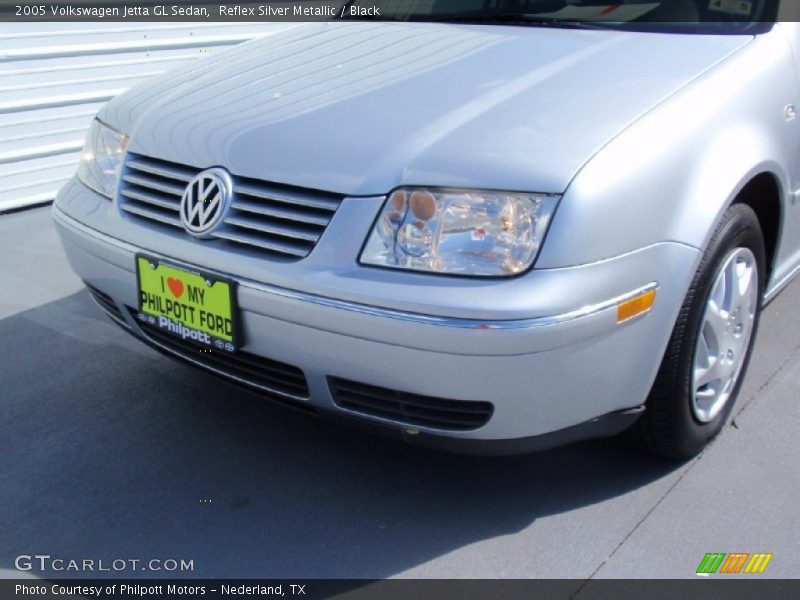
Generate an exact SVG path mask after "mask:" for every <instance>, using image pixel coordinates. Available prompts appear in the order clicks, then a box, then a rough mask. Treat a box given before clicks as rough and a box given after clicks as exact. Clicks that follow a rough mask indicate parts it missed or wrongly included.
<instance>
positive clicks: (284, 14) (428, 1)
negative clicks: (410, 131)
mask: <svg viewBox="0 0 800 600" xmlns="http://www.w3.org/2000/svg"><path fill="white" fill-rule="evenodd" d="M797 17H800V2H798V1H797V0H670V1H669V2H654V1H652V0H629V1H628V2H613V1H612V0H562V1H558V0H492V1H491V2H475V1H474V0H295V1H292V0H278V1H272V0H262V1H256V2H252V1H243V2H231V1H229V0H221V1H218V2H208V1H207V0H167V1H165V2H158V1H156V0H0V21H6V22H8V21H16V22H36V21H96V22H98V21H100V22H101V21H131V22H136V21H184V22H203V21H207V22H214V21H221V22H224V21H250V22H257V21H287V22H288V21H326V20H333V19H355V20H389V21H425V22H430V21H433V22H447V23H476V24H477V23H489V24H507V25H526V24H527V25H539V26H554V27H559V26H564V25H581V24H583V25H591V26H601V27H614V26H617V27H624V26H626V25H636V26H639V25H641V24H651V25H652V24H654V23H661V24H665V23H673V24H681V25H683V26H696V27H697V28H698V29H702V30H705V29H708V27H709V26H713V25H717V26H719V27H720V28H721V29H722V30H730V29H740V28H747V27H751V26H753V25H756V24H765V23H767V24H768V23H773V22H775V21H777V20H791V21H794V20H798V18H797Z"/></svg>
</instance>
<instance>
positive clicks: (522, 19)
mask: <svg viewBox="0 0 800 600" xmlns="http://www.w3.org/2000/svg"><path fill="white" fill-rule="evenodd" d="M354 3H355V0H351V1H350V2H348V3H347V4H345V6H349V5H351V4H354ZM343 18H345V19H348V18H349V19H358V18H359V17H349V16H348V15H345V16H344V17H343ZM369 20H370V21H402V22H408V23H463V24H485V25H528V26H532V27H557V28H562V29H603V28H604V26H603V25H600V24H598V23H592V22H587V21H577V20H574V19H555V18H547V17H540V16H536V15H526V14H497V15H493V14H474V13H473V14H445V15H419V14H418V15H408V16H406V17H400V16H397V15H387V16H380V17H373V18H369ZM604 25H611V23H604Z"/></svg>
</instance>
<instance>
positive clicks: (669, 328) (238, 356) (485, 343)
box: [53, 0, 800, 458]
mask: <svg viewBox="0 0 800 600" xmlns="http://www.w3.org/2000/svg"><path fill="white" fill-rule="evenodd" d="M358 4H359V3H357V2H356V3H354V2H350V3H347V6H345V7H344V8H345V11H344V13H345V17H347V15H349V14H350V13H349V12H347V11H348V10H349V9H350V8H352V7H355V8H356V9H357V8H358ZM394 4H396V5H398V6H401V5H402V9H401V8H397V9H395V11H394V12H391V11H389V12H388V13H387V12H386V10H384V12H383V14H382V15H381V19H379V20H368V21H357V20H351V19H347V18H344V19H338V20H336V21H331V22H325V23H305V24H301V25H297V26H296V27H293V28H292V29H290V30H288V31H284V32H282V33H279V34H275V35H273V36H270V37H267V38H265V39H262V40H258V41H254V42H250V43H246V44H243V45H241V46H238V47H237V48H235V49H233V50H231V51H228V52H225V53H222V54H219V55H216V56H214V57H213V58H209V59H206V60H202V61H198V62H197V63H195V64H194V65H193V66H191V67H189V68H185V69H183V70H182V71H178V72H173V73H170V74H168V75H165V76H162V77H159V78H156V79H153V80H151V81H149V82H147V83H145V84H143V85H140V86H138V87H135V88H133V89H131V90H129V91H127V92H125V93H123V94H122V95H120V96H119V97H117V98H115V99H114V100H112V101H111V102H110V103H109V104H108V105H106V106H105V107H104V108H103V109H102V110H101V111H100V113H99V114H98V115H97V119H96V120H95V121H94V123H93V125H92V127H91V131H90V132H89V134H88V138H87V140H86V146H85V149H84V152H83V155H82V159H81V163H80V166H79V170H78V173H77V175H76V177H75V178H74V179H72V180H71V181H70V182H69V183H68V184H67V185H66V186H65V187H64V188H63V189H62V190H61V192H60V194H59V196H58V199H57V200H56V203H55V207H54V209H53V216H54V219H55V222H56V224H57V226H58V230H59V232H60V235H61V238H62V240H63V245H64V249H65V251H66V253H67V255H68V257H69V260H70V264H71V265H72V268H73V269H74V270H75V272H76V273H77V274H78V275H79V276H80V277H81V278H82V279H83V280H84V281H85V282H86V284H87V286H88V287H89V289H90V290H91V292H92V294H93V296H94V298H95V300H96V301H97V303H98V304H99V305H100V306H101V307H102V308H103V309H104V310H105V312H106V313H108V315H109V316H110V317H111V318H112V319H113V320H114V321H115V322H116V323H117V324H119V325H120V326H121V327H122V328H124V329H125V330H127V331H128V332H130V333H131V334H133V335H134V336H136V337H138V338H140V339H142V340H143V341H145V342H146V343H148V344H149V345H150V346H152V347H154V348H156V349H157V350H159V351H161V352H163V353H164V354H166V355H168V356H171V357H174V358H177V359H180V360H182V361H184V362H186V363H189V364H191V365H194V366H196V367H199V368H201V369H204V370H206V371H208V372H211V373H214V374H216V375H219V376H221V377H223V378H225V379H227V380H229V381H231V382H234V383H236V384H240V385H241V386H244V387H245V388H249V389H251V390H255V391H257V392H260V393H262V394H263V395H264V396H266V397H268V398H271V399H274V400H277V401H279V402H282V403H285V404H288V405H291V406H294V407H297V408H301V409H304V410H307V411H309V412H314V413H317V414H322V415H328V416H334V417H341V418H344V419H345V420H347V421H349V422H352V423H361V424H364V425H367V426H369V427H371V428H374V429H376V430H379V431H383V432H386V433H390V434H396V435H397V436H399V437H402V438H403V439H405V440H407V441H409V442H413V443H420V444H427V445H431V446H436V447H442V448H447V449H454V450H457V451H464V452H479V453H496V454H503V453H517V452H525V451H529V450H535V449H540V448H545V447H550V446H553V445H558V444H563V443H567V442H570V441H574V440H578V439H586V438H590V437H598V436H606V435H613V434H617V433H620V432H623V431H626V435H627V436H628V437H629V438H630V439H631V440H633V441H634V442H636V443H637V444H639V445H640V446H643V447H645V448H647V449H649V450H651V451H653V452H656V453H658V454H661V455H665V456H669V457H675V458H682V457H688V456H691V455H693V454H696V453H697V452H699V451H700V450H701V449H702V448H703V447H704V445H705V444H707V443H708V442H709V440H711V439H712V438H713V437H714V436H715V435H717V434H718V433H719V432H720V431H721V429H722V428H723V426H724V424H725V423H726V420H727V419H728V418H729V415H730V414H731V410H732V408H733V405H734V402H735V400H736V396H737V393H738V391H739V388H740V386H741V384H742V380H743V378H744V374H745V371H746V369H747V364H748V359H749V356H750V353H751V349H752V347H753V342H754V339H755V335H756V331H757V329H758V320H759V313H760V310H761V307H762V306H763V304H764V303H765V302H768V301H769V300H771V299H772V298H774V297H775V295H776V294H777V293H778V292H779V291H780V290H781V288H783V287H784V286H785V285H786V284H787V283H788V282H789V281H790V279H791V278H792V276H793V275H795V274H796V273H797V271H798V269H800V205H798V199H800V192H798V190H799V189H800V119H798V115H797V106H798V102H800V72H798V65H800V27H799V26H798V24H796V23H794V22H791V19H792V18H794V17H795V16H796V15H794V14H791V12H790V11H795V12H796V11H797V8H796V6H797V3H795V2H783V3H780V4H779V3H778V2H777V1H772V0H752V1H746V2H743V1H739V0H736V1H731V0H711V1H709V0H704V1H700V0H698V1H697V2H695V1H692V0H686V1H675V2H669V3H666V2H665V3H659V2H641V1H632V2H623V3H615V4H611V5H609V4H607V3H598V2H589V1H579V0H571V1H569V2H566V1H563V2H555V1H551V0H530V1H528V2H517V1H514V2H511V1H505V0H500V1H498V2H494V3H492V5H493V8H492V10H491V12H486V9H484V8H483V7H484V5H485V4H486V3H483V2H474V1H466V0H465V1H461V2H455V1H452V0H448V1H447V2H444V1H433V2H431V1H427V2H404V3H394ZM599 4H604V5H603V6H599ZM354 14H358V11H357V10H354ZM141 376H142V374H141V373H131V377H132V378H133V377H141ZM268 426H269V425H268V424H265V427H268Z"/></svg>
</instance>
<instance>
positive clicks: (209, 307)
mask: <svg viewBox="0 0 800 600" xmlns="http://www.w3.org/2000/svg"><path fill="white" fill-rule="evenodd" d="M136 277H137V280H138V285H139V319H140V320H142V321H143V322H145V323H149V324H150V325H151V326H154V327H157V328H159V329H161V330H162V331H164V332H166V333H169V334H171V335H173V336H175V337H178V338H180V339H182V340H184V341H187V342H192V343H194V344H197V345H199V346H201V347H204V348H213V349H217V350H224V351H227V352H235V351H236V349H237V348H238V347H239V335H238V331H237V330H238V318H237V317H238V314H237V310H236V296H235V285H236V284H235V283H234V282H233V281H231V280H229V279H225V278H221V277H218V276H212V275H209V274H207V273H201V272H200V271H195V270H193V269H186V268H183V267H175V266H173V265H170V264H166V263H163V262H161V261H159V260H158V259H155V258H151V257H148V256H144V255H141V254H137V255H136Z"/></svg>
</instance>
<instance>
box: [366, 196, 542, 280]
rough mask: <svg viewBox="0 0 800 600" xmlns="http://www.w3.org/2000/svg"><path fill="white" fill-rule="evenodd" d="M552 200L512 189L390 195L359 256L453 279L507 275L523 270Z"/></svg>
mask: <svg viewBox="0 0 800 600" xmlns="http://www.w3.org/2000/svg"><path fill="white" fill-rule="evenodd" d="M557 202H558V196H550V195H544V194H522V193H516V192H493V191H469V190H442V191H437V190H427V189H423V188H403V189H398V190H395V191H394V192H392V194H391V195H390V196H389V198H388V200H387V201H386V204H385V205H384V207H383V210H382V211H381V214H380V215H379V217H378V220H377V222H376V223H375V227H374V228H373V230H372V233H371V234H370V236H369V239H368V240H367V244H366V246H365V247H364V251H363V253H362V254H361V262H362V263H363V264H368V265H379V266H383V267H395V268H399V269H412V270H418V271H431V272H434V273H447V274H457V275H481V276H486V277H491V276H495V277H496V276H510V275H516V274H518V273H522V272H523V271H525V270H526V269H528V268H529V267H530V266H531V265H532V264H533V261H534V260H535V259H536V255H537V254H538V252H539V248H540V246H541V244H542V240H543V239H544V235H545V233H546V231H547V226H548V225H549V223H550V219H551V217H552V215H553V211H554V210H555V207H556V203H557Z"/></svg>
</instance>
